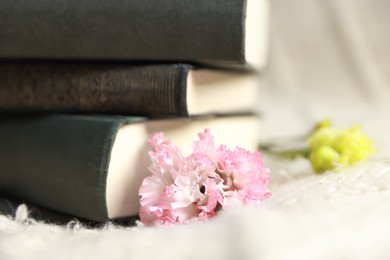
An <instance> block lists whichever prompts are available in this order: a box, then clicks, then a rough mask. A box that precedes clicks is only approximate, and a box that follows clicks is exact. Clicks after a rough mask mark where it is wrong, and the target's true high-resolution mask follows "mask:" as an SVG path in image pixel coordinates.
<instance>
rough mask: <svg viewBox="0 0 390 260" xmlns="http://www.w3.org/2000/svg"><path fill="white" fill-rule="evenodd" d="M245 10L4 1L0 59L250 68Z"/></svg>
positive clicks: (224, 5) (207, 4)
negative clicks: (159, 62)
mask: <svg viewBox="0 0 390 260" xmlns="http://www.w3.org/2000/svg"><path fill="white" fill-rule="evenodd" d="M259 1H260V0H259ZM245 4H246V0H196V1H194V0H142V1H139V0H127V1H125V0H111V1H105V0H89V1H75V0H70V1H63V0H35V1H27V0H2V1H0V17H1V26H0V39H1V41H0V58H8V59H15V58H16V59H20V58H22V59H26V58H27V59H29V58H31V59H35V58H38V59H69V60H72V59H82V60H85V59H94V60H108V59H109V60H149V61H156V60H165V61H191V62H201V63H204V62H206V63H207V62H216V63H231V64H236V65H239V64H245V55H244V44H245V43H244V36H245V35H244V34H245V22H244V19H245V11H244V10H245Z"/></svg>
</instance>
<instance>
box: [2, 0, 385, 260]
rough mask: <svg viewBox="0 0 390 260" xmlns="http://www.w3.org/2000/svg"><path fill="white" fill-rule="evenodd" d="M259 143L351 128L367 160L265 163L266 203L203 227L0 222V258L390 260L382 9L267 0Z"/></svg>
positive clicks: (373, 0)
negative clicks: (319, 164) (363, 140)
mask: <svg viewBox="0 0 390 260" xmlns="http://www.w3.org/2000/svg"><path fill="white" fill-rule="evenodd" d="M271 2H272V7H273V12H272V18H273V22H272V33H271V34H272V37H271V38H272V41H271V55H270V66H269V70H268V71H267V72H265V73H264V76H263V77H264V83H263V84H264V86H263V88H262V94H261V97H260V100H261V102H260V109H261V111H262V112H264V119H263V132H262V133H261V139H263V140H266V139H267V138H269V137H271V136H272V137H278V136H288V135H295V134H299V133H303V132H304V131H306V130H307V129H309V128H310V127H311V126H312V124H313V123H314V122H315V121H317V120H321V119H323V118H325V117H331V118H332V119H333V120H334V124H335V125H339V126H350V125H351V124H352V123H359V124H361V125H362V126H363V131H365V132H366V133H368V134H369V135H370V136H371V137H372V138H373V139H374V141H375V144H376V146H377V147H378V152H377V154H376V155H375V156H373V157H372V158H370V159H369V160H368V161H367V162H365V163H361V164H359V165H356V166H354V167H351V168H349V169H347V170H343V171H337V172H336V171H334V172H329V173H326V174H323V175H315V174H314V173H313V172H312V171H311V169H310V166H309V164H308V163H307V162H306V161H305V160H303V159H302V160H301V159H298V160H295V161H282V160H276V159H273V158H269V157H266V158H265V159H266V160H265V165H266V166H267V167H270V168H271V170H272V173H271V182H270V189H271V191H272V192H273V196H272V197H271V198H270V199H268V200H266V201H264V203H262V205H260V206H257V207H239V208H231V209H229V210H226V211H224V212H222V213H221V214H220V215H219V216H217V217H216V218H214V219H212V220H211V221H209V222H206V223H195V222H194V223H190V224H188V225H183V226H173V227H170V228H165V227H152V228H146V227H132V228H121V227H116V226H112V225H107V226H106V227H104V228H102V229H98V230H96V229H95V230H90V229H86V228H84V227H81V226H79V225H78V224H77V223H76V224H75V223H73V224H70V225H68V227H59V226H53V225H47V224H42V223H34V222H32V223H31V222H30V223H29V224H26V222H25V221H23V219H19V220H13V219H10V218H7V217H5V216H1V215H0V259H66V260H68V259H83V260H84V259H178V260H179V259H180V260H182V259H256V260H257V259H385V258H386V259H387V258H389V255H390V242H389V241H390V140H389V139H390V138H388V137H387V136H388V135H389V133H390V123H389V122H390V121H389V116H388V113H389V111H390V105H388V104H387V103H390V102H388V100H390V94H389V92H390V84H389V83H390V73H389V71H390V63H389V60H390V47H389V46H390V34H389V33H388V32H389V25H390V16H389V15H388V11H389V10H390V9H389V7H390V5H389V4H388V2H387V1H381V0H343V1H339V0H327V1H321V0H315V1H313V0H273V1H271Z"/></svg>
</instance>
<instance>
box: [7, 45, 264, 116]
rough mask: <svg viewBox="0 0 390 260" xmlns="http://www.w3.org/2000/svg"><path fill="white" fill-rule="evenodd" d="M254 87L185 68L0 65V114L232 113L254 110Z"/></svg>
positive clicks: (249, 77) (247, 80) (229, 75)
mask: <svg viewBox="0 0 390 260" xmlns="http://www.w3.org/2000/svg"><path fill="white" fill-rule="evenodd" d="M0 44H1V43H0ZM258 88H259V84H258V81H257V77H256V75H255V74H254V73H245V72H237V71H236V72H233V71H225V70H215V69H214V70H211V69H195V68H194V67H193V66H191V65H188V64H155V65H129V64H120V63H84V62H83V63H80V62H65V63H64V62H4V61H3V62H0V111H17V112H70V113H106V114H127V115H141V116H152V117H178V116H179V117H188V116H190V115H196V114H205V113H235V112H237V111H248V110H249V111H251V110H253V109H255V108H256V104H257V90H258ZM238 96H239V97H240V98H237V97H238Z"/></svg>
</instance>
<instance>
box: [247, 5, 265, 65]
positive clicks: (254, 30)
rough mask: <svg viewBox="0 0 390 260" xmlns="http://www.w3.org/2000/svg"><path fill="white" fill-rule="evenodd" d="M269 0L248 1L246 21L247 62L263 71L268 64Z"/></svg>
mask: <svg viewBox="0 0 390 260" xmlns="http://www.w3.org/2000/svg"><path fill="white" fill-rule="evenodd" d="M269 27H270V3H269V0H247V4H246V20H245V60H246V61H247V63H248V64H249V65H251V66H252V67H254V68H256V69H257V70H262V69H264V67H265V66H266V64H267V60H268V50H269V38H270V37H269Z"/></svg>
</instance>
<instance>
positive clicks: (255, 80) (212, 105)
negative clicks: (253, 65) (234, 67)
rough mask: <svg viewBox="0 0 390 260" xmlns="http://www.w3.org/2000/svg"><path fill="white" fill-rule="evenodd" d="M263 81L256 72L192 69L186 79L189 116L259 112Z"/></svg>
mask: <svg viewBox="0 0 390 260" xmlns="http://www.w3.org/2000/svg"><path fill="white" fill-rule="evenodd" d="M259 88H260V80H259V75H257V74H255V73H243V72H231V71H222V70H208V69H199V70H190V71H189V73H188V78H187V93H186V100H187V110H188V113H189V115H199V114H207V113H216V114H226V113H234V112H237V111H256V110H257V105H258V97H259Z"/></svg>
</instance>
